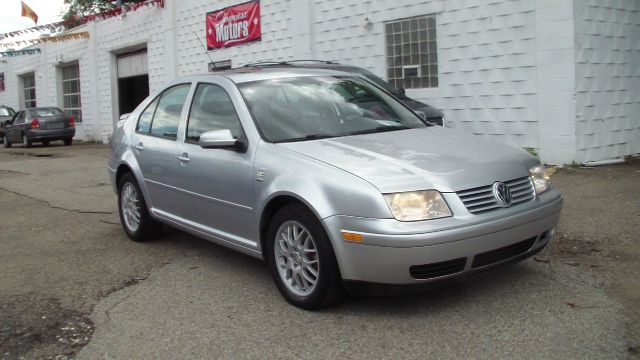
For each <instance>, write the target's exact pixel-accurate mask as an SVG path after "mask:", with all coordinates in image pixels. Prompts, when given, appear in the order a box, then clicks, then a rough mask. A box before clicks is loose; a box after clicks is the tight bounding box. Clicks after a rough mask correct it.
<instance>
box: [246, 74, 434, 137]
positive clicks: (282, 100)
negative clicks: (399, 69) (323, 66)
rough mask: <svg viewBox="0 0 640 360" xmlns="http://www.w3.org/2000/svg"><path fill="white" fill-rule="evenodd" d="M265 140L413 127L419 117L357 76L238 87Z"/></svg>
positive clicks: (252, 83)
mask: <svg viewBox="0 0 640 360" xmlns="http://www.w3.org/2000/svg"><path fill="white" fill-rule="evenodd" d="M239 88H240V92H241V93H242V96H243V97H244V99H245V102H246V103H247V106H248V107H249V111H250V112H251V115H252V116H253V118H254V119H255V121H256V124H257V126H258V128H259V129H260V132H261V134H262V136H263V137H264V139H265V140H266V141H270V142H285V141H304V140H313V139H320V138H330V137H339V136H349V135H358V134H366V133H374V132H383V131H394V130H402V129H411V128H424V127H427V126H428V125H427V124H425V123H424V122H423V121H422V120H421V119H420V118H419V117H418V116H416V115H415V114H414V113H413V112H411V111H410V110H408V109H407V108H406V107H404V105H402V104H401V103H400V102H398V101H397V100H395V99H394V98H393V97H391V96H389V95H388V94H387V93H385V92H384V91H381V90H380V89H378V88H376V87H375V86H372V85H371V84H369V83H367V81H365V80H363V79H360V78H358V77H340V76H309V77H296V78H283V79H271V80H261V81H253V82H247V83H243V84H240V85H239Z"/></svg>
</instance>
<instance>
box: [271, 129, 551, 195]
mask: <svg viewBox="0 0 640 360" xmlns="http://www.w3.org/2000/svg"><path fill="white" fill-rule="evenodd" d="M278 145H279V146H282V147H285V148H287V149H290V150H293V151H295V152H297V153H299V154H302V155H304V156H308V157H310V158H313V159H316V160H318V161H321V162H324V163H326V164H328V165H331V166H334V167H337V168H340V169H342V170H344V171H347V172H349V173H351V174H353V175H355V176H358V177H360V178H362V179H364V180H366V181H368V182H369V183H371V184H373V185H374V186H376V187H377V188H378V189H379V190H380V191H381V192H383V193H391V192H400V191H412V190H426V189H437V190H439V191H442V192H455V191H459V190H464V189H469V188H474V187H478V186H484V185H489V184H492V183H493V182H495V181H505V180H511V179H514V178H518V177H523V176H528V174H529V173H528V169H529V168H530V167H532V166H534V165H536V164H538V163H539V162H538V160H537V159H535V158H534V157H532V156H531V155H529V154H528V153H527V152H526V151H524V150H521V149H518V148H514V147H511V146H508V145H505V144H501V143H498V142H493V141H488V140H485V139H483V138H481V137H480V136H476V135H472V134H469V133H466V132H464V131H461V130H455V129H447V128H442V127H439V126H432V127H428V128H422V129H409V130H399V131H390V132H382V133H375V134H366V135H355V136H345V137H339V138H330V139H321V140H311V141H301V142H291V143H279V144H278ZM318 176H322V174H318Z"/></svg>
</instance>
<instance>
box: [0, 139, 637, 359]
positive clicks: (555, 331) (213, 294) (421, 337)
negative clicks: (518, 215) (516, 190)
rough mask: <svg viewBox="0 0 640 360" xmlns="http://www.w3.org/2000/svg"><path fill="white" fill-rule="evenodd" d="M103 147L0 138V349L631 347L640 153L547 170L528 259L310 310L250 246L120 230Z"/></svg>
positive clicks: (534, 353)
mask: <svg viewBox="0 0 640 360" xmlns="http://www.w3.org/2000/svg"><path fill="white" fill-rule="evenodd" d="M106 154H107V149H106V147H104V146H101V145H82V146H72V147H62V146H51V147H46V148H43V147H35V148H33V149H22V148H20V147H15V148H12V149H0V210H1V213H2V217H3V226H2V227H1V228H0V289H1V291H0V358H6V359H19V358H26V359H31V358H56V357H58V358H74V357H78V358H175V357H177V356H181V357H187V358H205V357H206V358H212V357H223V358H238V357H242V358H247V357H248V358H263V357H266V356H269V357H276V356H277V357H293V358H298V357H314V358H334V357H338V356H339V357H348V358H364V357H371V356H374V357H404V358H424V357H439V358H459V357H474V358H476V357H480V358H488V357H490V358H532V357H535V358H578V357H579V358H625V357H629V358H636V357H638V352H639V351H640V349H639V348H638V346H639V345H640V321H639V320H640V314H639V313H638V305H639V304H640V286H639V285H638V284H640V278H639V277H640V265H639V263H638V262H637V260H636V259H637V258H638V256H639V255H640V245H639V243H638V239H639V238H640V236H638V235H640V221H639V220H640V162H638V161H633V162H629V163H626V164H622V165H616V166H606V167H598V168H587V169H582V168H567V169H563V170H561V171H559V172H558V173H556V174H555V175H554V177H553V180H554V183H555V184H556V186H558V187H559V188H560V189H561V191H562V192H563V194H564V196H565V207H564V209H563V215H562V219H561V224H560V227H559V232H558V235H557V236H556V239H555V241H554V242H552V244H551V245H550V246H549V248H548V249H546V250H545V251H543V252H542V253H540V254H538V255H537V256H536V257H535V258H534V259H530V260H527V261H525V262H523V263H520V264H517V265H515V266H511V267H507V268H504V269H503V270H502V271H496V272H491V273H488V274H486V275H485V276H482V277H479V278H477V279H476V280H474V281H472V282H466V283H463V284H460V285H457V286H454V287H450V288H446V289H441V290H437V291H432V292H429V293H425V294H421V295H414V296H399V297H383V298H353V299H348V300H347V301H345V302H344V303H343V304H340V305H338V306H335V307H333V308H330V309H326V310H323V311H319V312H306V311H301V310H299V309H296V308H294V307H292V306H290V305H288V304H287V303H286V302H285V301H284V300H282V298H281V297H280V295H279V294H278V293H277V290H276V289H275V286H274V285H273V284H272V281H271V279H270V277H269V273H268V269H267V267H266V266H265V265H264V264H263V263H262V262H260V261H258V260H255V259H252V258H249V257H246V256H243V255H241V254H238V253H234V252H232V251H229V250H227V249H225V248H222V247H219V246H216V245H214V244H211V243H208V242H206V241H203V240H199V239H196V238H194V237H192V236H190V235H187V234H185V233H182V232H179V231H175V230H167V231H165V233H164V235H163V236H162V237H161V238H160V239H158V240H156V241H153V242H150V243H144V244H138V243H133V242H131V241H129V240H127V238H126V237H125V236H124V234H123V232H122V230H121V228H120V225H119V221H118V217H117V213H116V198H115V195H114V194H113V191H112V190H111V188H110V186H109V185H108V184H107V183H108V180H107V178H106V172H105V162H106ZM36 155H37V156H36Z"/></svg>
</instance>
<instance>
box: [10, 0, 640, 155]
mask: <svg viewBox="0 0 640 360" xmlns="http://www.w3.org/2000/svg"><path fill="white" fill-rule="evenodd" d="M240 2H241V1H240V0H221V1H216V2H212V1H210V0H183V1H180V2H178V1H177V0H167V1H166V2H165V4H166V5H165V8H164V9H157V8H145V9H141V10H139V11H136V12H134V13H129V14H127V16H126V17H124V18H123V19H120V18H111V19H107V20H101V21H96V22H93V23H90V24H88V25H86V26H85V27H84V28H82V29H78V30H79V31H84V30H86V31H89V32H90V33H91V38H90V39H88V40H72V41H67V42H62V43H50V44H43V45H39V46H38V47H40V48H41V49H42V54H41V55H40V56H20V57H15V58H8V59H7V60H8V62H9V63H8V64H6V65H3V64H0V71H3V70H2V69H3V68H4V69H5V70H4V72H5V78H6V80H5V82H6V87H7V90H6V91H4V92H0V104H8V105H11V106H14V107H19V104H18V99H19V98H18V93H19V90H18V89H19V87H18V84H17V76H18V75H19V74H22V73H25V72H28V71H34V70H35V71H36V86H37V89H36V91H37V94H38V104H39V105H56V104H57V105H61V104H60V101H61V100H59V98H60V89H59V88H58V87H59V85H57V83H59V81H57V80H56V70H55V69H56V66H57V65H58V64H60V63H67V62H69V61H79V64H80V73H81V78H82V79H81V87H82V109H83V114H84V120H85V121H84V123H83V124H82V125H80V126H79V131H78V136H79V137H81V138H86V139H100V138H101V136H102V134H103V133H105V132H110V130H111V127H112V124H113V123H114V121H115V120H116V118H117V101H116V99H117V78H116V72H115V54H117V53H119V52H122V51H124V50H126V49H127V48H132V47H136V46H140V45H146V46H147V49H148V68H149V82H150V91H152V92H153V91H154V90H156V89H158V88H159V87H160V86H162V84H164V83H165V82H167V81H170V80H172V79H174V78H175V77H176V76H180V75H187V74H194V73H204V72H206V71H207V64H208V63H209V61H210V60H209V57H208V56H207V54H206V53H205V50H204V49H203V47H202V45H201V43H200V42H199V41H198V39H197V38H196V34H197V36H199V37H200V39H201V40H202V42H205V14H206V13H207V12H210V11H214V10H218V9H220V8H223V7H226V6H229V5H233V4H237V3H240ZM607 3H608V4H609V3H611V5H607V6H606V7H605V6H599V5H597V4H599V2H593V1H589V2H587V0H506V1H503V0H395V1H393V2H390V1H383V0H368V1H366V0H364V1H363V0H295V1H294V0H262V1H261V15H262V16H261V19H262V41H260V42H254V43H250V44H245V45H240V46H236V47H232V48H228V49H221V50H216V51H211V52H209V53H208V54H209V56H210V57H211V58H212V59H213V60H214V61H221V60H231V61H232V63H233V66H234V67H238V66H242V65H244V64H246V63H250V62H258V61H265V60H287V59H307V58H315V59H324V60H335V61H339V62H342V63H350V64H356V65H359V66H362V67H365V68H367V69H369V70H371V71H373V72H374V73H376V74H378V75H380V76H381V77H383V78H384V77H385V75H386V64H385V49H384V29H383V26H384V22H386V21H391V20H397V19H402V18H407V17H412V16H418V15H429V14H434V15H435V16H436V23H437V41H438V69H439V86H438V87H437V88H431V89H409V90H407V93H408V95H410V96H412V97H415V98H418V99H421V100H424V101H427V102H429V103H430V104H432V105H434V106H435V107H437V108H440V109H441V110H442V111H443V112H444V114H445V118H446V122H447V125H448V126H451V127H458V128H463V129H466V130H468V131H470V132H473V133H476V134H480V135H482V136H485V137H488V138H492V139H496V140H499V141H503V142H506V143H509V144H512V145H515V146H519V147H531V148H535V149H537V150H538V152H539V154H540V157H541V159H542V160H543V161H544V162H547V163H552V164H566V163H570V162H571V161H574V160H577V161H587V160H597V159H602V158H608V157H613V156H620V155H625V154H632V153H638V152H640V140H639V139H638V138H639V137H640V134H639V132H640V121H639V116H638V114H639V113H640V110H639V108H640V106H639V104H640V95H639V94H640V91H639V90H638V88H639V80H638V79H639V78H640V75H639V71H640V70H639V69H640V64H639V61H640V60H639V58H640V56H639V55H638V53H639V51H640V50H639V48H640V45H639V42H640V40H638V34H640V25H639V21H640V14H639V12H638V8H639V3H640V2H638V1H637V0H610V1H609V2H607ZM594 4H596V5H594ZM574 16H575V18H576V19H575V21H574ZM365 19H368V21H369V22H370V25H369V26H365Z"/></svg>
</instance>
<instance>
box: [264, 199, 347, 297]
mask: <svg viewBox="0 0 640 360" xmlns="http://www.w3.org/2000/svg"><path fill="white" fill-rule="evenodd" d="M295 234H297V235H295ZM267 236H268V238H267V241H266V249H264V251H265V253H266V257H267V261H268V263H269V268H270V269H271V275H272V276H273V279H274V281H275V283H276V285H277V287H278V290H280V293H281V294H282V296H283V297H284V298H285V299H286V300H287V301H288V302H289V303H290V304H292V305H294V306H297V307H299V308H302V309H306V310H313V309H318V308H321V307H325V306H328V305H331V304H333V303H336V302H338V301H339V300H341V299H342V297H343V296H344V290H343V287H342V279H341V277H340V271H339V269H338V262H337V260H336V257H335V254H334V252H333V248H332V246H331V241H330V240H329V237H328V236H327V234H326V232H325V231H324V228H323V227H322V225H321V224H320V221H318V219H317V218H316V216H315V215H314V214H313V213H312V212H311V211H309V209H307V208H306V207H305V206H303V205H301V204H291V205H287V206H285V207H283V208H282V209H280V210H279V211H278V212H277V213H276V214H275V215H274V217H273V219H272V220H271V223H270V224H269V229H268V232H267ZM314 274H315V275H314Z"/></svg>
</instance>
